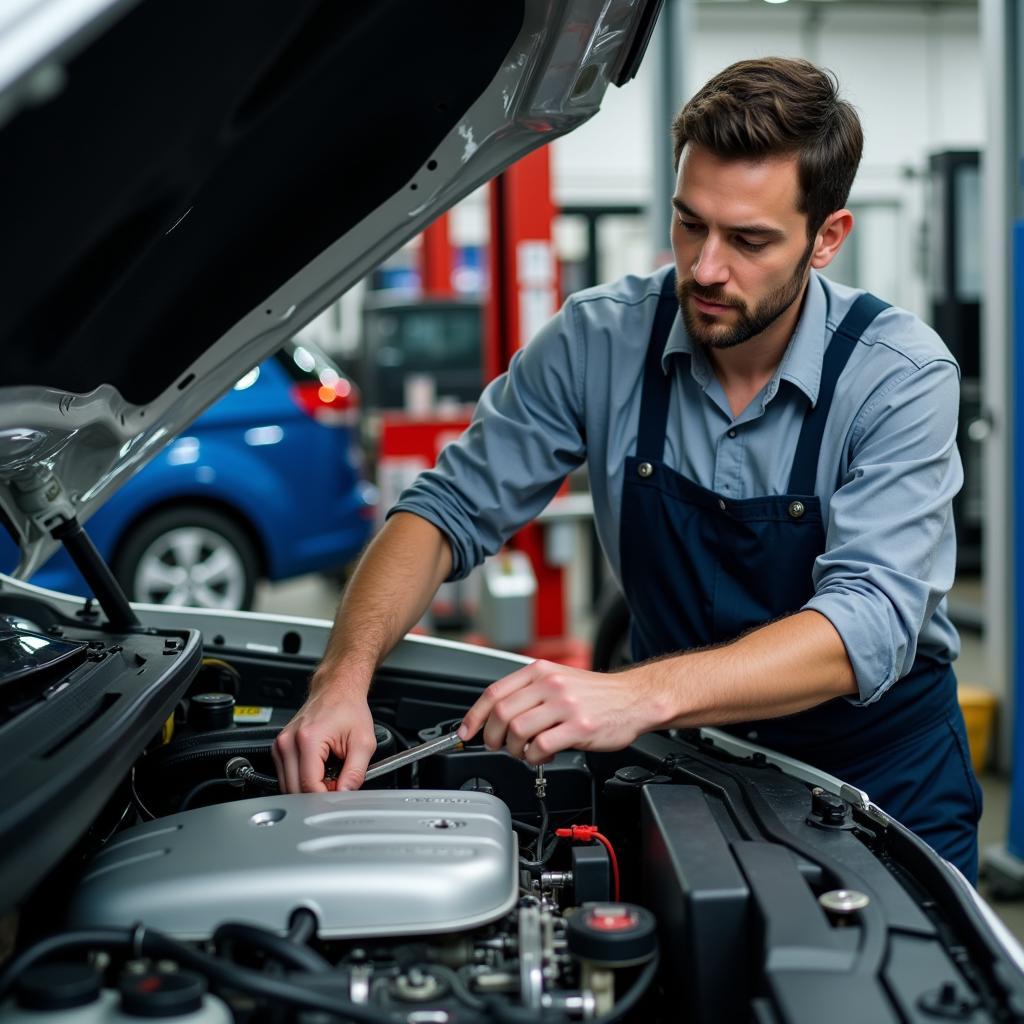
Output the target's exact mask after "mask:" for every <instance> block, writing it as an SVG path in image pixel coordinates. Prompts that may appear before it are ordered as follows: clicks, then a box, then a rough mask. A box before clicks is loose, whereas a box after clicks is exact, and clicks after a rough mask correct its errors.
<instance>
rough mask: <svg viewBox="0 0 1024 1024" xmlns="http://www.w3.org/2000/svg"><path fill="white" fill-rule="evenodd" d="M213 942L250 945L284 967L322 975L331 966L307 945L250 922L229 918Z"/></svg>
mask: <svg viewBox="0 0 1024 1024" xmlns="http://www.w3.org/2000/svg"><path fill="white" fill-rule="evenodd" d="M213 942H214V945H216V946H219V945H220V943H222V942H230V943H235V944H241V945H244V946H250V947H252V948H253V949H258V950H259V951H260V952H261V953H266V954H267V955H269V956H272V957H273V958H274V959H275V960H280V961H281V963H283V964H284V965H285V966H286V967H292V968H294V969H295V970H298V971H312V972H313V973H314V974H321V973H323V972H324V971H330V970H332V967H331V965H330V964H329V963H328V962H327V961H326V960H325V959H324V958H323V957H322V956H321V955H320V954H319V953H317V952H315V951H314V950H312V949H310V948H309V946H306V945H299V944H298V943H295V942H292V941H291V940H290V939H288V938H286V937H284V936H281V935H276V934H275V933H274V932H272V931H269V930H268V929H266V928H260V927H258V926H257V925H253V924H241V923H239V922H236V921H228V922H226V923H224V924H222V925H220V926H219V927H218V928H217V930H216V931H215V932H214V933H213Z"/></svg>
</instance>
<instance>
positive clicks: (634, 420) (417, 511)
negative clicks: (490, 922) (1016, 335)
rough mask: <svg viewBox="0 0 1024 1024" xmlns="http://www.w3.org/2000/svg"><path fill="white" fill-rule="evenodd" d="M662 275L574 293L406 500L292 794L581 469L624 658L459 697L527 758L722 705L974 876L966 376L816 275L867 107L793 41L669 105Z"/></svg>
mask: <svg viewBox="0 0 1024 1024" xmlns="http://www.w3.org/2000/svg"><path fill="white" fill-rule="evenodd" d="M673 133H674V142H675V152H676V159H677V165H678V175H677V181H676V188H675V193H674V195H673V196H672V197H671V207H672V208H671V216H672V227H671V239H672V248H673V253H674V257H675V260H674V267H671V268H664V269H662V270H659V271H657V272H655V273H654V274H652V275H649V276H646V277H628V278H625V279H623V280H620V281H618V282H615V283H613V284H611V285H607V286H603V287H599V288H594V289H591V290H588V291H585V292H582V293H580V294H577V295H575V296H573V297H571V298H570V299H569V300H568V301H567V303H566V304H565V306H564V307H563V309H562V310H561V312H560V313H559V314H558V315H557V316H556V317H555V318H554V319H553V320H552V321H551V322H550V323H549V324H548V325H547V326H546V327H545V328H544V329H543V330H541V331H540V333H539V334H538V336H537V337H536V338H534V339H533V340H532V341H531V342H530V344H529V345H527V346H526V348H525V349H524V350H523V351H522V352H520V353H519V354H518V355H517V356H516V358H515V359H514V360H513V362H512V365H511V367H510V369H509V371H508V373H507V374H505V375H504V376H502V377H500V378H498V379H497V380H496V381H494V382H493V383H492V384H491V385H490V386H489V387H488V389H487V390H486V392H485V393H484V395H483V396H482V397H481V400H480V403H479V406H478V408H477V412H476V415H475V417H474V421H473V424H472V425H471V426H470V428H469V429H468V430H467V432H466V433H465V434H464V435H463V437H462V438H461V439H460V440H459V441H457V442H456V443H455V444H453V445H450V446H449V447H448V448H447V449H446V450H445V451H444V452H443V453H442V455H441V458H440V459H439V462H438V465H437V467H436V469H434V470H432V471H430V472H428V473H425V474H423V476H421V477H420V478H419V479H418V480H417V482H416V483H415V484H414V485H413V486H412V487H411V488H410V489H409V490H408V491H406V492H405V494H403V495H402V497H401V499H400V500H399V502H398V504H397V505H396V506H395V508H394V509H392V511H391V516H390V518H389V520H388V523H387V525H386V527H385V528H384V530H383V531H382V532H381V534H380V535H379V536H378V537H377V538H376V540H375V541H374V543H373V545H372V546H371V547H370V549H369V551H368V552H367V554H366V556H365V557H364V559H363V561H362V563H361V565H360V568H359V569H358V571H357V572H356V574H355V576H354V577H353V579H352V582H351V583H350V585H349V588H348V590H347V592H346V594H345V598H344V601H343V604H342V607H341V609H340V611H339V615H338V620H337V623H336V625H335V628H334V632H333V634H332V637H331V641H330V644H329V648H328V651H327V654H326V656H325V658H324V660H323V662H322V664H321V665H320V667H319V668H318V670H317V672H316V674H315V676H314V678H313V682H312V685H311V690H310V695H309V698H308V700H307V702H306V704H305V705H304V707H303V708H302V709H301V710H300V711H299V712H298V714H297V715H296V717H295V718H294V720H293V721H292V722H291V724H290V725H289V726H288V727H287V728H286V729H285V730H284V731H283V732H282V733H281V734H280V736H279V738H278V740H277V743H276V746H275V760H276V763H277V767H278V774H279V776H280V778H281V782H282V786H283V787H284V788H286V789H287V790H288V791H292V792H296V791H300V790H301V791H316V790H323V789H324V788H325V782H324V778H323V765H324V760H325V758H326V757H327V756H328V754H330V753H331V752H334V753H335V754H337V755H338V756H340V757H343V758H344V761H345V764H344V770H343V772H342V775H341V778H340V780H339V783H338V785H339V787H340V788H344V789H355V788H358V786H359V785H360V784H361V783H362V779H363V773H364V771H365V768H366V765H367V763H368V760H369V758H370V757H371V755H372V752H373V749H374V741H373V729H372V724H371V719H370V713H369V710H368V708H367V691H368V688H369V685H370V681H371V677H372V674H373V672H374V670H375V668H376V666H377V665H378V664H379V662H380V661H381V659H382V658H383V657H384V656H385V654H386V653H387V652H388V651H389V650H390V649H391V647H392V646H393V645H394V644H395V643H397V642H398V640H399V639H400V638H401V637H402V636H403V635H404V633H405V632H406V630H408V629H409V628H410V627H411V626H412V625H413V624H414V623H415V622H416V621H417V620H418V619H419V617H420V616H421V615H422V614H423V612H424V611H425V609H426V608H427V606H428V604H429V601H430V599H431V597H432V595H433V594H434V592H435V590H436V589H437V587H438V586H439V585H440V583H441V582H443V581H444V580H446V579H449V578H458V577H461V576H464V575H465V574H466V573H468V572H469V571H470V570H471V569H472V568H473V566H474V565H476V564H478V563H479V562H480V561H482V559H483V558H484V557H485V556H486V555H488V554H491V553H493V552H495V551H497V550H498V548H499V547H500V545H501V544H502V543H503V542H504V540H505V539H506V538H507V537H509V536H510V535H511V534H512V533H513V532H515V530H516V529H518V528H519V527H520V526H521V525H522V524H523V523H525V522H528V521H529V520H531V519H533V518H534V517H535V516H536V515H537V513H538V512H539V511H540V510H541V509H542V508H543V507H544V505H545V504H547V502H548V501H549V500H550V498H551V497H552V496H553V495H554V493H555V491H556V490H557V488H558V486H559V484H560V483H561V481H562V479H563V478H564V476H565V475H566V474H567V473H568V472H569V471H571V470H572V469H574V468H575V467H577V466H578V465H580V463H581V462H583V460H584V459H586V460H587V461H588V463H589V476H590V480H591V488H592V491H593V498H594V509H595V520H596V525H597V530H598V534H599V536H600V538H601V542H602V545H603V547H604V550H605V553H606V554H607V556H608V559H609V562H610V564H611V566H612V568H613V571H614V572H615V573H616V576H617V578H618V579H619V581H620V582H621V584H622V587H623V590H624V593H625V595H626V597H627V600H628V602H629V606H630V610H631V613H632V618H633V623H634V635H633V647H634V651H633V653H634V657H635V659H636V660H637V662H638V664H637V665H635V666H634V667H631V668H629V669H627V670H625V671H622V672H619V673H616V674H613V675H605V674H600V673H594V672H587V671H583V670H579V669H570V668H566V667H564V666H559V665H554V664H548V663H544V662H535V663H534V664H532V665H530V666H528V667H525V668H523V669H521V670H519V671H517V672H514V673H513V674H511V675H509V676H507V677H505V678H504V679H501V680H499V681H498V682H496V683H494V684H493V685H491V686H490V687H488V689H487V690H486V691H485V692H484V694H483V695H482V696H481V698H480V699H479V700H478V701H477V702H476V704H474V706H473V707H472V708H471V709H470V711H469V712H468V714H467V715H466V717H465V720H464V722H463V726H462V730H461V731H462V733H463V735H464V736H465V737H467V738H468V737H469V736H471V735H473V734H475V733H476V732H478V731H479V730H480V729H481V728H482V729H483V738H484V740H485V742H486V744H487V746H488V747H490V748H492V749H498V748H500V747H505V748H506V749H507V750H508V751H509V752H511V753H512V754H514V755H515V756H517V757H523V758H525V759H526V760H527V761H529V762H530V763H533V764H537V763H541V762H543V761H546V760H549V759H550V758H551V757H552V756H553V755H554V754H555V753H556V752H557V751H559V750H564V749H567V748H577V749H583V750H614V749H619V748H622V747H625V746H627V745H628V744H629V743H630V742H632V741H633V740H634V739H635V738H636V737H637V736H638V735H639V734H641V733H643V732H645V731H649V730H653V729H663V728H667V727H671V726H677V727H691V726H703V725H717V726H724V727H726V728H729V729H730V730H732V731H734V732H736V733H737V734H738V735H740V736H743V737H747V738H750V739H753V740H755V741H756V742H758V743H760V744H763V745H766V746H769V747H772V748H774V749H777V750H780V751H783V752H785V753H789V754H792V755H794V756H796V757H798V758H801V759H802V760H805V761H807V762H809V763H811V764H813V765H816V766H817V767H820V768H822V769H824V770H826V771H829V772H832V773H833V774H835V775H838V776H839V777H840V778H842V779H844V780H845V781H847V782H849V783H851V784H853V785H855V786H858V787H861V788H863V789H865V790H867V792H868V793H869V794H870V795H871V797H872V799H873V800H875V802H876V803H878V804H879V805H880V806H882V807H883V808H885V809H886V810H887V811H888V812H890V813H891V814H893V815H894V816H895V817H897V818H898V819H900V820H901V821H902V822H903V823H904V824H906V825H907V826H909V827H910V828H912V829H914V830H915V831H916V832H918V834H920V835H921V836H922V837H923V838H924V839H926V840H927V841H928V842H930V843H931V844H932V845H933V846H934V847H935V848H936V849H937V850H938V851H939V852H940V853H942V854H943V855H944V856H946V857H947V858H948V859H950V860H951V861H952V862H954V863H955V864H957V865H958V866H959V867H960V868H961V869H962V870H963V871H964V873H965V874H966V875H967V876H968V877H969V878H971V879H973V878H974V877H975V875H976V872H977V836H976V827H977V820H978V816H979V814H980V792H979V790H978V786H977V783H976V781H975V779H974V776H973V774H972V772H971V768H970V763H969V760H968V759H967V748H966V739H965V735H964V727H963V719H962V716H961V714H960V710H959V707H958V704H957V699H956V680H955V677H954V675H953V672H952V669H951V667H950V664H951V662H952V661H953V659H954V658H955V657H956V655H957V653H958V650H959V641H958V638H957V635H956V631H955V630H954V628H953V627H952V625H951V623H950V621H949V618H948V616H947V615H946V612H945V602H944V600H943V598H944V596H945V593H946V591H947V590H948V588H949V586H950V585H951V583H952V578H953V571H954V562H955V539H954V532H953V518H952V508H951V502H952V498H953V496H954V494H955V493H956V492H957V490H958V489H959V487H960V485H961V482H962V470H961V466H960V460H959V457H958V454H957V451H956V446H955V436H956V421H957V410H958V402H959V398H958V394H959V380H958V370H957V367H956V364H955V363H954V361H953V359H952V357H951V356H950V354H949V352H948V351H947V349H946V348H945V347H944V345H943V344H942V342H941V340H940V339H939V338H938V337H937V336H936V335H935V334H934V332H933V331H931V330H930V329H929V328H928V327H927V326H925V325H924V324H922V323H921V322H920V321H919V320H918V319H917V318H916V317H914V316H913V315H912V314H910V313H908V312H906V311H903V310H899V309H895V308H892V307H887V306H886V305H885V304H884V303H882V302H879V301H878V300H877V299H874V298H873V297H872V296H869V295H864V294H863V293H859V292H856V291H854V290H852V289H848V288H845V287H841V286H839V285H835V284H833V283H831V282H830V281H828V280H826V279H825V278H824V277H822V276H820V274H819V273H818V272H819V271H821V270H823V269H824V268H825V267H827V266H828V265H829V263H830V262H831V261H832V259H833V258H834V257H835V255H836V253H837V252H838V251H839V249H840V247H841V245H842V244H843V241H844V240H845V238H846V237H847V235H848V234H849V232H850V230H851V228H852V225H853V217H852V215H851V214H850V212H849V211H848V210H847V209H845V208H844V204H845V203H846V200H847V196H848V194H849V190H850V186H851V183H852V182H853V178H854V175H855V173H856V170H857V166H858V163H859V161H860V155H861V149H862V134H861V127H860V124H859V121H858V118H857V115H856V113H855V111H854V110H853V108H852V107H851V106H850V105H849V104H847V103H845V102H844V101H842V100H840V99H839V98H838V95H837V91H836V86H835V82H834V80H833V79H832V78H831V77H830V76H829V75H827V74H825V73H823V72H822V71H820V70H819V69H818V68H815V67H814V66H813V65H811V64H808V63H807V62H804V61H796V60H786V59H778V58H776V59H766V60H757V61H744V62H741V63H739V64H736V65H733V66H732V67H730V68H728V69H726V70H725V71H723V72H722V73H720V74H719V75H717V76H716V77H715V78H713V79H712V80H711V81H710V82H709V83H708V84H707V85H706V86H704V88H703V89H701V90H700V91H699V92H698V93H697V95H696V96H694V97H693V99H691V100H690V102H689V103H687V105H686V106H685V107H684V108H683V110H682V111H681V113H680V114H679V116H678V117H677V118H676V121H675V123H674V125H673Z"/></svg>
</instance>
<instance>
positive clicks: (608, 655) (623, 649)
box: [591, 586, 633, 672]
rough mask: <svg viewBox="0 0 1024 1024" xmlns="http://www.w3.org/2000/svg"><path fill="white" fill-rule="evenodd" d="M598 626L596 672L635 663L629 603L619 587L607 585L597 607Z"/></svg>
mask: <svg viewBox="0 0 1024 1024" xmlns="http://www.w3.org/2000/svg"><path fill="white" fill-rule="evenodd" d="M595 617H596V619H597V629H596V631H595V633H594V650H593V653H592V654H591V665H592V667H593V669H594V671H595V672H612V671H614V670H615V669H617V668H625V666H626V665H632V664H633V656H632V651H631V648H630V635H629V634H630V618H629V605H627V604H626V599H625V598H624V597H623V596H622V593H621V592H620V591H619V589H618V588H617V587H611V586H609V588H608V589H607V591H606V592H605V594H604V595H603V596H602V598H601V601H600V602H599V604H598V607H597V615H596V616H595Z"/></svg>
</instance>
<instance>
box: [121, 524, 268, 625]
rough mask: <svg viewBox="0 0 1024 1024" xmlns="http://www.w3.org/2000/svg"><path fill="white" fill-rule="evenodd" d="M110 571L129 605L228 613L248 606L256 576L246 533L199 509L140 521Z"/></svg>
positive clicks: (254, 557)
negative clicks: (139, 604) (178, 607)
mask: <svg viewBox="0 0 1024 1024" xmlns="http://www.w3.org/2000/svg"><path fill="white" fill-rule="evenodd" d="M111 568H112V570H113V572H114V575H115V576H116V577H117V580H118V582H119V583H120V584H121V586H122V588H123V589H124V591H125V593H126V594H127V595H128V598H129V600H131V601H141V602H144V603H147V604H174V605H191V606H195V607H200V608H218V609H223V610H226V611H240V610H246V609H249V608H251V607H252V601H253V594H254V592H255V590H256V581H257V579H258V578H259V575H260V568H259V558H258V556H257V553H256V549H255V547H254V545H253V542H252V540H250V538H249V537H248V536H247V534H246V532H245V530H244V529H243V528H242V527H240V526H239V525H238V524H237V523H236V522H235V521H234V520H232V519H231V518H230V517H229V516H227V515H225V514H224V513H222V512H218V511H216V510H215V509H209V508H203V507H202V506H199V505H184V506H181V507H180V508H168V509H164V510H163V511H160V512H156V513H154V514H153V515H150V516H147V517H145V518H143V519H142V520H141V521H139V522H138V523H137V524H136V525H135V526H134V527H132V529H131V532H130V533H128V534H127V535H126V536H125V537H124V538H123V539H122V541H121V543H120V544H119V545H118V550H117V554H116V555H115V556H114V559H113V562H112V565H111Z"/></svg>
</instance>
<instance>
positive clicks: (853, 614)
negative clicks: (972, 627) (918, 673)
mask: <svg viewBox="0 0 1024 1024" xmlns="http://www.w3.org/2000/svg"><path fill="white" fill-rule="evenodd" d="M840 386H841V382H840ZM958 407H959V372H958V370H957V367H956V364H955V363H953V362H952V361H950V360H946V359H938V360H934V361H932V362H929V363H926V364H925V365H924V366H920V367H917V366H913V365H910V366H908V367H907V368H906V369H905V371H904V372H902V373H900V374H898V375H896V376H895V377H894V378H893V379H892V380H890V381H889V382H888V384H887V385H886V386H885V387H883V388H881V389H880V390H879V391H878V392H876V393H875V394H874V395H873V396H872V397H871V398H869V399H868V400H867V402H866V403H865V406H864V408H863V410H862V411H861V413H860V414H859V415H858V417H857V419H856V420H855V422H854V425H853V428H852V430H851V433H850V446H849V453H850V454H849V459H848V464H847V465H846V466H845V469H844V471H843V474H842V479H841V482H840V486H839V487H838V489H837V490H836V491H835V493H834V494H833V495H832V498H831V501H830V504H829V511H828V530H827V541H826V548H825V551H824V553H823V554H822V555H821V556H820V557H819V558H818V559H817V561H816V562H815V565H814V571H813V581H814V587H815V593H814V596H813V597H812V598H811V599H810V600H809V601H808V602H807V604H806V605H805V608H810V609H813V610H815V611H817V612H819V613H821V614H822V615H824V616H825V617H826V618H828V619H829V621H830V622H831V623H832V625H833V626H834V627H835V628H836V630H837V632H838V633H839V635H840V636H841V637H842V640H843V643H844V644H845V646H846V651H847V654H848V656H849V658H850V662H851V664H852V666H853V670H854V673H855V674H856V677H857V685H858V690H859V696H858V697H857V698H849V699H850V700H851V701H852V702H853V703H855V704H870V703H872V702H874V701H875V700H878V699H879V698H880V697H881V696H882V695H883V694H884V693H885V691H886V690H887V689H888V688H889V687H890V686H892V685H893V684H894V683H895V682H896V680H898V679H899V678H900V676H902V675H904V674H905V673H907V672H908V671H909V670H910V668H911V666H912V665H913V663H914V658H915V656H916V653H917V642H918V636H919V635H920V633H921V629H922V627H923V625H924V624H925V623H926V622H927V621H928V620H929V618H930V617H931V616H932V613H933V612H934V611H935V609H936V606H937V605H938V604H939V602H940V601H941V600H942V599H943V597H944V596H945V595H946V592H947V591H948V590H949V588H950V586H951V585H952V583H953V574H954V570H955V565H954V562H955V555H954V551H955V548H954V545H952V544H948V543H946V544H940V540H943V539H944V538H947V539H948V536H949V535H950V534H951V532H952V530H953V523H952V505H951V500H952V498H953V496H954V495H955V494H956V493H957V492H958V491H959V490H960V487H961V485H962V483H963V469H962V466H961V463H960V457H959V454H958V452H957V448H956V430H957V414H958Z"/></svg>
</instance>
